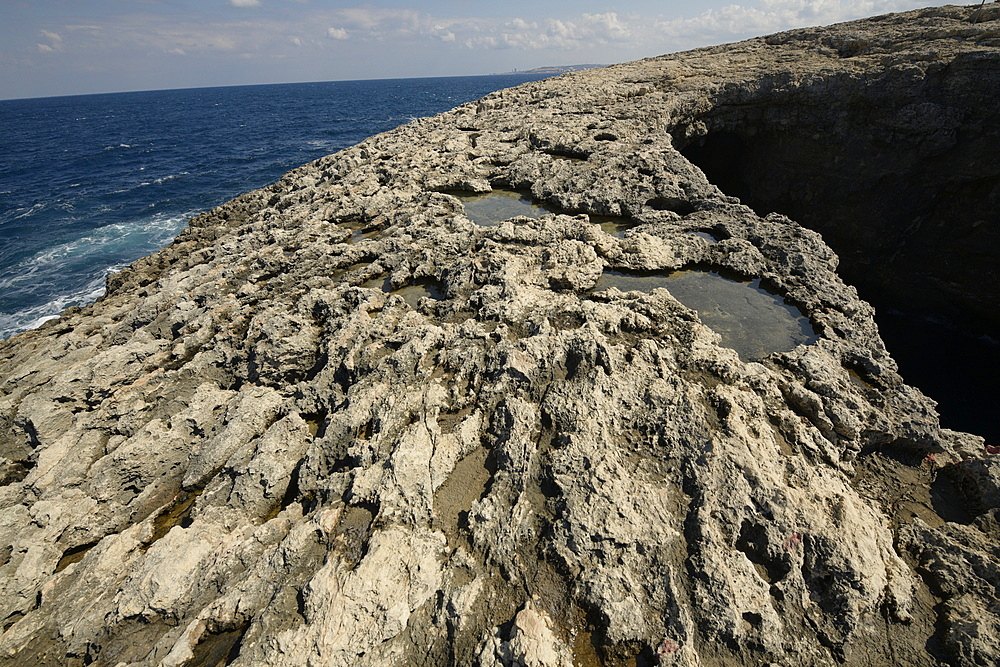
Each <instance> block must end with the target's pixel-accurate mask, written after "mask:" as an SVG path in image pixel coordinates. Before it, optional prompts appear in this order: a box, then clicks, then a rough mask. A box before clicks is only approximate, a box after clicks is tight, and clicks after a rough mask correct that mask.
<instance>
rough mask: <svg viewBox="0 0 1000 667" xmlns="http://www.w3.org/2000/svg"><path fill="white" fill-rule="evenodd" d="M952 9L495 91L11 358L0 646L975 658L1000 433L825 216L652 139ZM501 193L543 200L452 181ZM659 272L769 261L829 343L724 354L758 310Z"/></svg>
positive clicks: (335, 654) (375, 660) (310, 178)
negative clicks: (920, 372)
mask: <svg viewBox="0 0 1000 667" xmlns="http://www.w3.org/2000/svg"><path fill="white" fill-rule="evenodd" d="M974 12H975V10H974V9H959V8H942V9H934V10H924V11H920V12H912V13H908V14H902V15H895V16H891V17H886V18H881V19H872V20H868V21H861V22H856V23H852V24H844V25H840V26H834V27H831V28H824V29H811V30H806V31H796V32H792V33H786V34H783V35H779V36H775V37H772V38H767V39H756V40H751V41H748V42H743V43H740V44H736V45H731V46H725V47H718V48H713V49H703V50H699V51H694V52H689V53H683V54H678V55H673V56H664V57H661V58H654V59H650V60H646V61H641V62H636V63H629V64H625V65H620V66H615V67H611V68H607V69H603V70H594V71H587V72H581V73H577V74H573V75H567V76H564V77H559V78H556V79H550V80H547V81H543V82H537V83H532V84H528V85H525V86H521V87H519V88H516V89H512V90H507V91H501V92H498V93H495V94H493V95H490V96H488V97H486V98H484V99H483V100H480V101H479V102H476V103H472V104H468V105H464V106H462V107H458V108H457V109H455V110H453V111H451V112H449V113H447V114H443V115H441V116H437V117H434V118H428V119H423V120H419V121H416V122H413V123H410V124H408V125H405V126H403V127H401V128H399V129H397V130H394V131H392V132H389V133H386V134H383V135H379V136H377V137H374V138H372V139H369V140H367V141H365V142H363V143H362V144H360V145H358V146H356V147H354V148H351V149H348V150H345V151H342V152H340V153H338V154H336V155H332V156H329V157H327V158H323V159H321V160H319V161H317V162H315V163H312V164H310V165H306V166H304V167H302V168H300V169H298V170H295V171H293V172H290V173H289V174H288V175H287V176H286V177H285V178H284V179H282V181H281V182H279V183H277V184H275V185H274V186H271V187H269V188H265V189H263V190H259V191H256V192H251V193H248V194H246V195H243V196H241V197H239V198H237V199H235V200H234V201H232V202H229V203H228V204H225V205H223V206H221V207H219V208H218V209H216V210H214V211H211V212H209V213H207V214H205V215H202V216H200V217H198V218H195V219H193V220H192V221H191V225H190V228H189V229H187V230H186V231H185V232H184V233H182V234H181V236H180V237H179V238H178V239H177V240H176V241H175V242H174V243H173V244H171V245H170V246H169V247H167V248H166V249H164V250H163V251H161V252H159V253H157V254H155V255H153V256H151V257H149V258H147V259H144V260H141V261H139V262H137V263H136V264H134V265H133V266H132V267H130V268H129V269H126V270H125V271H123V272H121V273H119V274H117V275H115V276H112V277H111V278H110V279H109V281H108V294H107V295H106V296H105V297H104V298H103V299H101V300H100V301H99V302H98V303H96V304H94V305H93V306H90V307H87V308H84V309H73V310H71V311H68V312H67V313H66V314H64V316H63V317H62V318H61V319H59V320H58V321H54V322H51V323H49V324H47V325H46V326H44V327H43V328H41V329H39V330H37V331H33V332H28V333H25V334H22V335H19V336H16V337H15V338H13V339H11V340H9V341H7V342H5V343H2V344H0V378H2V384H0V392H2V393H0V457H2V459H0V461H2V462H3V463H2V466H3V467H2V468H0V481H2V483H3V484H4V486H2V487H0V508H2V509H0V545H9V546H0V618H3V619H6V620H4V621H3V625H2V627H3V631H4V632H3V635H2V636H0V655H2V656H3V660H6V661H7V662H6V663H5V664H13V665H18V664H24V665H29V664H91V663H95V662H97V663H100V664H107V665H118V664H163V665H216V664H223V663H226V662H232V663H233V664H242V665H259V664H285V665H303V664H328V665H446V664H479V665H483V666H493V665H570V664H579V665H632V664H635V665H651V664H677V665H714V664H726V665H729V664H733V665H736V664H747V665H756V664H765V663H774V664H788V665H803V664H809V665H833V664H851V665H854V664H858V665H862V664H863V665H872V664H886V665H889V664H914V665H934V664H939V663H942V662H943V663H948V664H956V665H983V664H993V663H994V662H995V661H996V660H997V658H998V657H1000V627H998V626H1000V606H998V605H1000V596H998V593H997V582H998V581H1000V570H998V568H1000V548H998V539H1000V528H998V523H997V519H998V512H1000V498H998V491H997V489H998V481H1000V463H998V460H997V459H996V458H994V457H992V456H991V455H990V451H992V448H986V447H984V443H983V440H982V439H981V438H978V437H976V436H972V435H967V434H961V433H956V432H953V431H948V430H944V429H941V428H940V426H939V424H938V421H937V416H936V413H935V411H934V405H933V403H932V402H931V401H930V400H928V399H927V398H926V397H924V396H923V395H922V394H921V393H920V392H919V391H917V390H916V389H914V388H912V387H910V386H907V385H906V384H905V383H904V379H903V378H901V377H900V376H899V375H898V373H897V372H896V366H895V364H894V362H893V360H892V359H891V358H890V357H889V356H888V355H887V353H886V351H885V349H884V347H883V345H882V342H881V340H880V339H879V336H878V332H877V330H876V327H875V325H874V322H873V320H872V310H871V308H870V307H869V306H868V305H867V304H866V303H864V302H862V301H861V300H859V299H858V297H857V294H856V292H855V290H854V289H853V288H851V287H849V286H847V285H845V284H844V282H842V280H841V279H840V277H838V274H837V273H836V270H837V262H838V259H837V256H836V255H835V254H834V253H833V252H832V251H831V250H830V249H829V248H828V247H827V246H826V245H824V243H823V241H822V239H821V237H820V236H819V235H818V234H817V233H815V232H812V231H809V230H807V229H805V228H803V227H802V226H800V225H799V224H797V223H796V222H793V221H791V220H789V219H788V218H785V217H783V216H781V215H776V214H775V215H768V216H766V217H763V218H762V217H760V216H758V215H757V214H756V213H755V212H754V211H753V210H752V209H751V208H748V207H747V206H745V205H742V204H740V203H739V201H738V200H736V199H734V198H732V197H731V196H728V194H727V193H724V192H723V191H722V190H720V189H719V188H718V187H716V185H714V184H713V183H711V182H710V181H709V179H708V178H706V176H705V175H704V173H703V172H702V171H701V170H699V169H698V168H697V167H695V166H694V165H693V164H692V163H691V162H690V161H689V159H687V158H686V157H685V156H684V155H682V154H681V153H680V152H679V151H678V149H677V148H676V147H675V144H676V145H683V146H691V145H695V143H696V142H697V141H698V137H708V138H707V139H706V141H705V142H703V143H705V144H708V143H710V142H711V141H714V140H713V139H711V137H712V136H713V135H712V133H713V132H714V131H716V130H717V128H719V127H725V128H727V129H726V131H727V132H730V133H733V134H736V135H740V136H742V135H741V133H749V132H750V130H749V129H748V126H747V123H748V122H751V121H752V122H756V121H754V120H753V119H754V118H756V116H755V114H757V115H760V114H763V115H764V116H767V114H768V113H771V112H769V111H768V105H767V104H763V105H761V104H758V103H757V102H754V100H760V99H772V97H773V95H778V92H780V91H789V90H793V89H795V90H797V89H800V88H802V87H804V86H805V87H807V88H808V90H809V91H810V92H809V93H808V94H810V95H819V94H820V92H821V91H822V90H824V87H825V86H826V87H828V89H829V91H831V94H833V93H834V92H836V91H837V90H840V89H839V88H838V86H839V85H840V84H838V83H836V82H838V81H842V80H846V79H852V77H854V78H858V79H859V80H861V79H863V80H870V81H881V80H882V78H880V77H891V76H895V75H894V74H893V72H897V71H902V72H903V74H905V77H904V79H905V80H904V79H901V81H902V82H901V83H899V85H900V86H902V87H904V88H906V85H905V82H906V81H912V82H917V83H919V82H920V81H922V80H924V79H926V78H927V77H928V76H931V71H932V70H935V68H938V67H944V68H945V69H948V68H957V67H959V66H960V64H961V63H965V62H971V61H975V62H977V63H992V64H993V65H994V66H995V65H996V64H998V63H1000V11H998V10H997V9H996V8H993V7H989V6H988V7H986V8H984V9H983V10H982V12H981V14H980V15H978V17H976V18H977V20H976V22H973V21H972V19H973V15H974ZM838 45H839V46H838ZM928 54H933V57H931V56H930V55H928ZM956 63H957V64H956ZM903 74H900V76H903ZM969 81H970V82H971V83H970V85H973V84H975V82H976V79H975V77H972V78H970V79H969ZM826 82H829V83H826ZM917 83H914V85H917ZM765 88H766V89H767V90H768V91H771V92H768V93H767V94H768V95H770V96H772V97H767V96H765V97H764V98H761V97H760V95H761V91H762V90H763V89H765ZM775 91H778V92H775ZM782 94H783V93H782ZM779 97H780V96H779ZM833 97H834V98H836V95H833ZM744 98H745V99H746V100H747V104H746V105H745V106H744V111H743V112H740V113H744V116H739V114H736V112H734V111H732V110H731V109H729V108H728V107H732V106H733V105H736V104H737V103H738V101H739V100H740V99H744ZM720 99H724V100H725V104H726V105H728V106H727V108H726V109H723V110H721V111H720V107H719V104H720V103H719V100H720ZM817 99H818V98H817ZM836 103H837V99H830V100H829V103H828V105H827V106H828V109H827V110H828V111H829V113H831V114H836V113H837V107H836ZM755 104H756V105H757V106H754V105H755ZM914 104H916V105H917V106H916V107H914V108H913V113H912V119H911V120H912V123H913V124H916V125H921V123H923V124H924V125H926V126H928V127H930V126H937V125H939V123H938V120H940V118H951V116H949V113H950V112H949V111H948V108H947V105H946V100H937V101H934V102H933V104H935V105H938V106H941V107H942V109H943V110H942V109H938V108H937V107H935V108H934V109H932V108H931V107H923V106H920V104H922V103H921V102H914ZM928 104H930V102H929V103H928ZM821 106H822V105H820V104H818V103H817V104H816V105H814V108H813V109H812V110H811V111H810V113H813V114H817V113H819V111H818V110H817V109H818V108H820V107H821ZM908 108H909V107H908ZM775 113H779V112H775ZM789 113H792V111H791V110H789V109H781V110H780V114H779V115H782V114H783V115H782V117H786V118H787V117H790V116H789V115H788V114H789ZM956 113H958V112H956ZM727 114H728V115H727ZM733 114H736V115H733ZM942 114H943V116H942ZM959 115H960V114H959ZM935 119H937V120H935ZM900 122H902V121H900ZM943 127H952V126H951V125H948V124H945V125H944V126H943ZM952 130H953V131H954V132H956V133H958V134H961V131H962V130H961V125H959V126H958V128H957V129H955V128H954V127H952ZM767 131H768V132H774V131H775V130H774V128H773V127H771V128H769V129H768V130H767ZM932 134H933V132H932ZM716 136H717V135H716ZM935 136H936V135H935ZM741 140H742V139H741ZM816 141H817V142H820V143H822V136H821V137H820V138H818V139H816ZM942 141H944V142H945V143H947V141H946V140H945V139H943V140H942ZM827 150H828V151H831V152H833V153H835V152H836V151H833V150H832V149H830V148H827ZM713 159H716V160H718V159H719V158H718V157H716V158H713ZM751 164H756V163H751ZM767 167H768V165H767V164H766V163H765V164H761V165H760V166H759V169H760V170H766V169H767ZM781 168H782V169H785V172H782V173H786V174H787V171H788V170H787V167H786V166H782V167H781ZM709 171H711V170H709ZM761 177H762V178H764V177H766V174H761ZM785 177H786V176H782V175H781V174H779V175H778V176H775V178H779V179H780V178H785ZM502 188H508V189H516V190H524V191H530V193H531V195H532V197H533V198H534V199H535V200H536V201H537V202H540V203H543V204H545V205H546V206H547V207H549V208H550V209H551V210H553V211H556V212H555V213H548V214H545V215H543V216H542V217H540V218H529V217H518V218H514V219H511V220H506V221H500V222H498V223H497V224H482V223H478V222H475V221H473V220H471V219H470V216H471V215H472V213H471V211H472V208H473V202H472V201H470V200H469V198H468V197H465V196H462V197H459V196H458V195H460V194H463V193H464V194H465V195H468V194H469V193H473V192H482V193H486V192H489V191H491V190H493V189H496V190H499V189H502ZM599 216H610V217H609V218H603V217H599ZM599 223H603V224H599ZM990 225H992V223H990V224H989V225H987V230H988V233H989V234H995V233H996V232H995V227H993V226H990ZM975 228H976V229H978V227H975ZM681 269H690V270H693V271H694V273H691V274H683V275H687V276H694V278H692V280H700V278H698V276H699V275H702V274H699V273H698V271H709V270H710V271H714V272H716V273H722V274H723V275H725V276H729V277H733V276H737V277H740V278H742V279H745V280H750V279H762V280H763V283H762V284H763V285H764V286H766V287H769V289H770V290H771V292H774V293H776V294H777V295H778V296H771V297H768V298H770V299H771V300H772V301H771V302H769V303H772V306H769V310H767V312H771V310H773V311H774V313H779V311H787V312H788V313H790V314H791V315H792V316H794V315H797V314H798V313H802V314H803V315H804V316H805V317H808V319H809V322H810V327H811V330H812V331H810V332H807V333H810V334H811V333H812V332H815V334H816V335H815V336H807V337H806V338H805V339H793V340H792V343H791V344H782V343H777V344H774V345H771V343H770V342H768V343H767V344H768V345H771V346H770V347H767V348H761V349H762V350H763V351H753V350H757V349H758V348H754V347H750V348H744V347H741V346H740V344H739V340H741V339H744V338H752V339H754V340H755V341H756V340H758V339H760V340H767V341H770V340H771V339H773V338H774V337H775V334H774V331H772V329H773V328H776V327H778V325H777V324H775V325H774V327H772V323H770V322H769V321H767V320H766V318H765V319H764V320H761V321H755V324H754V325H753V326H752V327H749V328H747V327H746V326H743V327H742V328H741V325H740V323H741V322H744V319H745V317H746V315H745V314H739V313H736V314H734V313H731V312H729V311H728V310H727V309H728V306H727V305H726V304H728V303H730V302H729V301H726V300H725V299H723V298H722V297H719V296H713V295H714V294H715V291H713V290H716V291H717V288H716V287H711V286H710V287H706V288H705V290H703V291H706V292H708V293H710V294H709V299H708V301H707V302H705V301H702V302H699V303H702V304H704V303H708V304H709V305H707V306H706V305H701V306H694V308H695V309H692V308H691V307H688V305H685V303H684V299H682V298H681V296H680V294H681V292H680V290H679V289H673V290H672V287H671V285H677V286H679V285H680V284H681V283H680V282H677V283H671V280H673V279H674V278H677V276H678V274H677V273H673V274H672V275H671V272H677V271H678V270H681ZM610 272H616V274H615V273H610ZM622 274H624V275H622ZM704 275H710V274H707V273H705V274H704ZM657 276H660V277H662V281H660V282H657ZM633 279H634V280H633ZM712 279H713V280H715V279H718V280H722V281H725V279H724V278H717V277H713V278H712ZM616 280H617V281H618V282H615V281H616ZM630 280H633V282H629V281H630ZM642 280H645V281H647V282H641V281H642ZM608 284H616V285H619V287H610V288H607V289H605V286H606V285H608ZM695 284H697V285H701V284H703V283H697V282H696V283H695ZM704 284H705V285H715V284H716V283H711V282H710V281H708V280H707V279H706V282H705V283H704ZM725 284H726V285H727V287H726V288H725V289H746V290H747V292H746V294H747V298H748V299H749V298H751V297H750V295H751V293H752V294H754V295H760V294H761V293H760V292H759V291H755V290H752V289H751V287H749V286H746V285H739V286H738V287H733V285H737V284H738V283H733V282H731V281H730V282H725ZM630 286H637V287H639V289H636V290H631V291H630ZM994 286H995V285H994ZM620 287H624V288H626V289H625V290H624V291H623V289H621V288H620ZM719 289H721V288H719ZM675 297H676V298H675ZM753 298H757V297H756V296H754V297H753ZM713 299H714V300H713ZM738 300H739V299H737V301H738ZM713 304H714V305H713ZM760 310H761V308H760V307H754V312H760ZM699 313H700V314H699ZM727 318H728V319H727ZM779 319H780V318H779V317H778V314H775V315H774V322H778V320H779ZM791 319H792V321H794V319H795V318H794V317H792V318H791ZM728 320H738V322H736V323H735V324H732V325H730V324H727V321H728ZM708 323H711V325H712V327H714V330H713V328H710V327H709V326H706V324H708ZM733 332H736V334H735V335H736V336H737V338H736V339H734V338H733V336H734V333H733ZM779 337H780V336H779ZM797 340H804V341H805V342H806V343H808V344H800V345H796V344H795V343H796V341H797ZM734 341H735V342H734ZM732 347H739V348H740V352H739V353H737V351H735V350H734V349H732ZM747 350H751V351H747ZM771 350H774V351H771Z"/></svg>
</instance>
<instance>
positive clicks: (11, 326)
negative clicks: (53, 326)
mask: <svg viewBox="0 0 1000 667" xmlns="http://www.w3.org/2000/svg"><path fill="white" fill-rule="evenodd" d="M120 268H122V267H121V266H113V267H108V268H107V269H105V270H104V271H102V272H101V275H100V276H99V277H95V278H94V279H93V280H90V281H89V282H87V283H86V284H85V285H84V286H83V287H81V288H79V289H77V290H74V291H72V292H69V293H67V294H61V295H59V296H57V297H55V298H53V299H51V300H50V301H48V302H46V303H43V304H41V305H38V306H33V307H31V308H25V309H24V310H20V311H18V312H16V313H10V314H8V313H0V340H2V339H5V338H10V337H11V336H13V335H14V334H16V333H20V332H22V331H27V330H29V329H35V328H38V327H40V326H42V325H43V324H45V323H46V322H48V321H49V320H54V319H56V318H57V317H59V314H60V313H62V312H63V311H64V310H66V309H67V308H69V307H70V306H82V305H84V304H88V303H91V302H93V301H94V300H95V299H97V298H98V297H100V296H103V295H104V279H105V278H106V277H107V276H108V274H110V273H113V272H114V271H117V270H118V269H120Z"/></svg>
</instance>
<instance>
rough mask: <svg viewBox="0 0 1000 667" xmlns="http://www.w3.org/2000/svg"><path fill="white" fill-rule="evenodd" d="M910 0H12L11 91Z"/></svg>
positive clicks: (550, 57)
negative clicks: (503, 0) (555, 0)
mask: <svg viewBox="0 0 1000 667" xmlns="http://www.w3.org/2000/svg"><path fill="white" fill-rule="evenodd" d="M928 4H944V3H933V2H927V1H926V0H924V1H923V2H920V1H918V2H912V1H907V0H742V1H740V0H737V2H736V3H734V2H728V1H723V0H704V1H702V2H693V1H690V0H680V1H677V2H669V1H665V0H659V1H652V0H639V1H634V2H615V1H614V0H576V1H575V2H565V1H564V2H558V3H557V2H540V1H531V0H506V1H505V2H496V1H491V2H472V1H470V0H446V1H441V2H417V1H416V0H372V1H371V2H366V3H358V2H352V1H350V0H347V1H342V0H0V99H9V98H18V97H42V96H49V95H70V94H80V93H96V92H111V91H122V90H156V89H164V88H189V87H197V86H223V85H241V84H255V83H279V82H292V81H330V80H340V79H373V78H394V77H417V76H452V75H471V74H490V73H495V72H508V71H511V70H514V69H522V70H523V69H531V68H534V67H541V66H545V65H569V64H578V63H601V64H605V63H615V62H623V61H627V60H635V59H637V58H644V57H647V56H654V55H660V54H663V53H669V52H672V51H679V50H683V49H688V48H693V47H697V46H705V45H709V44H718V43H724V42H731V41H735V40H739V39H744V38H747V37H752V36H755V35H762V34H767V33H771V32H775V31H778V30H784V29H788V28H793V27H801V26H808V25H821V24H827V23H834V22H837V21H844V20H849V19H853V18H859V17H862V16H872V15H875V14H882V13H886V12H891V11H902V10H906V9H914V8H917V7H921V6H927V5H928Z"/></svg>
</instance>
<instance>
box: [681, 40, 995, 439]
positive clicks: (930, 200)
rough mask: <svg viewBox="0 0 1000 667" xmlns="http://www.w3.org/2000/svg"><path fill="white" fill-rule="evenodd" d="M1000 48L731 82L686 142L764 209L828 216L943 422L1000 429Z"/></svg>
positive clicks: (809, 219) (838, 245) (715, 176)
mask: <svg viewBox="0 0 1000 667" xmlns="http://www.w3.org/2000/svg"><path fill="white" fill-rule="evenodd" d="M997 90H1000V62H997V57H996V56H992V57H985V56H975V55H973V56H969V57H965V58H958V59H956V60H955V61H954V62H952V63H951V64H949V65H947V66H941V67H938V68H935V67H932V66H928V67H927V68H926V69H924V70H914V71H908V72H904V73H902V74H901V73H900V72H899V71H897V69H894V68H889V69H887V70H886V71H885V72H884V73H882V74H880V75H873V76H870V77H867V78H860V77H855V76H847V75H841V76H840V77H839V78H837V77H830V78H827V79H822V80H810V81H807V82H802V83H801V84H797V85H789V83H788V82H781V83H774V84H773V85H768V84H766V83H761V84H760V85H759V86H758V87H757V93H756V99H753V100H751V101H749V102H748V101H747V100H746V98H745V97H743V98H742V99H741V98H738V97H737V96H734V99H733V100H732V101H727V99H726V93H725V92H723V93H721V94H720V98H719V99H717V100H716V103H715V104H714V105H713V108H712V109H711V111H709V112H707V113H705V114H702V115H700V116H699V117H697V118H693V119H691V121H690V122H688V123H686V124H682V125H679V126H678V127H677V128H676V129H675V132H674V136H675V142H676V145H677V147H678V148H679V149H680V150H681V152H682V153H683V154H684V155H685V156H686V157H687V158H688V159H689V160H690V161H691V162H693V163H694V164H696V165H697V166H698V167H700V168H701V169H702V171H703V172H705V174H706V176H708V178H709V179H710V180H711V181H712V182H713V183H714V184H715V185H717V186H718V187H719V188H720V189H721V190H722V191H723V192H725V193H726V194H728V195H732V196H736V197H739V198H740V200H741V201H742V202H743V203H744V204H746V205H748V206H750V207H751V208H753V209H754V211H756V212H757V213H758V214H760V215H766V214H768V213H771V212H778V213H781V214H784V215H786V216H788V217H789V218H791V219H793V220H795V221H797V222H799V223H800V224H803V225H805V226H806V227H809V228H810V229H813V230H815V231H818V232H819V233H821V234H822V235H823V238H824V240H825V241H826V242H827V244H829V245H830V246H831V247H832V248H833V249H834V251H836V252H837V254H838V255H839V256H840V267H839V271H840V274H841V276H842V277H843V278H844V280H845V281H846V282H847V283H849V284H851V285H854V286H855V287H856V288H857V289H858V292H859V293H860V295H861V297H862V298H863V299H865V300H866V301H868V302H869V303H871V304H872V305H873V306H874V307H875V309H876V321H877V322H878V325H879V330H880V332H881V334H882V338H883V340H884V341H885V344H886V347H887V348H888V350H889V352H890V353H891V354H892V356H893V357H894V358H895V359H896V361H897V363H898V364H899V367H900V372H901V374H902V375H903V378H904V379H905V380H906V381H907V382H908V383H910V384H913V385H914V386H917V387H919V388H920V389H921V390H922V391H924V393H926V394H927V395H928V396H930V397H931V398H933V399H934V400H936V401H938V404H939V405H938V409H939V412H940V413H941V421H942V425H943V426H945V427H947V428H953V429H957V430H963V431H969V432H972V433H976V434H978V435H982V436H985V437H986V438H987V441H988V442H992V443H994V444H995V443H997V442H1000V420H997V419H996V414H998V412H1000V392H998V391H997V388H996V387H997V379H996V374H997V372H998V371H1000V334H998V330H1000V224H998V217H1000V214H998V211H1000V122H998V120H1000V119H998V116H1000V107H998V105H997V103H996V91H997Z"/></svg>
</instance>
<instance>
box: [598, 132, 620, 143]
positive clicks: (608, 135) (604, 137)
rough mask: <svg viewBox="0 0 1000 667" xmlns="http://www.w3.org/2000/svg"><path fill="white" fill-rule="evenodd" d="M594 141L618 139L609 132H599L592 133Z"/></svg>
mask: <svg viewBox="0 0 1000 667" xmlns="http://www.w3.org/2000/svg"><path fill="white" fill-rule="evenodd" d="M594 139H595V140H596V141H618V137H617V136H615V135H613V134H611V133H610V132H601V133H600V134H596V135H594Z"/></svg>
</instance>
